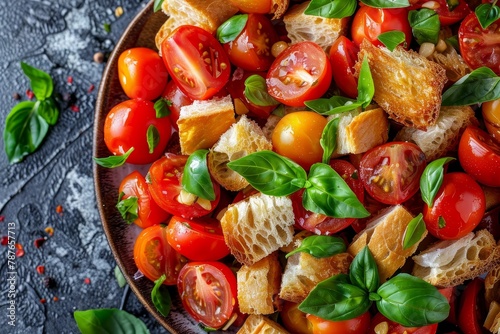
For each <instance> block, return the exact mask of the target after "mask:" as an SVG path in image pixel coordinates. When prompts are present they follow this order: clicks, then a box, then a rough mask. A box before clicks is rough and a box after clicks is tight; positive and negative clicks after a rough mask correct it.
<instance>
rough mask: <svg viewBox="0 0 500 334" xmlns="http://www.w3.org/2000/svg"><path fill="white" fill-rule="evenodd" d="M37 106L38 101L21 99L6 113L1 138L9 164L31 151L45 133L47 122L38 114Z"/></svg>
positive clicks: (38, 144) (21, 158)
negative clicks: (21, 100)
mask: <svg viewBox="0 0 500 334" xmlns="http://www.w3.org/2000/svg"><path fill="white" fill-rule="evenodd" d="M39 106H40V101H37V102H33V101H23V102H20V103H18V104H16V105H15V106H14V108H12V109H11V111H10V112H9V114H8V115H7V119H6V120H5V129H4V133H3V140H4V146H5V153H7V157H8V159H9V162H10V163H11V164H12V163H16V162H20V161H21V160H23V158H24V157H25V156H26V155H28V154H30V153H33V152H34V151H35V150H36V149H37V148H38V146H40V144H41V143H42V140H43V139H44V138H45V135H46V134H47V131H48V129H49V124H48V123H47V121H45V119H44V118H43V117H42V116H40V115H39V114H38V112H37V110H38V108H39Z"/></svg>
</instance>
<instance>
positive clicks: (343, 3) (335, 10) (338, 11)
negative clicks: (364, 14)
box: [304, 0, 358, 19]
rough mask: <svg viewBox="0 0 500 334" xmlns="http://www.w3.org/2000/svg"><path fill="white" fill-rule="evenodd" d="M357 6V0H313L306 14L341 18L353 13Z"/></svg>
mask: <svg viewBox="0 0 500 334" xmlns="http://www.w3.org/2000/svg"><path fill="white" fill-rule="evenodd" d="M357 6H358V3H357V1H356V0H312V1H311V2H310V3H309V5H308V6H307V8H306V10H305V11H304V14H306V15H314V16H321V17H326V18H329V19H341V18H344V17H349V16H351V15H353V14H354V12H355V11H356V7H357Z"/></svg>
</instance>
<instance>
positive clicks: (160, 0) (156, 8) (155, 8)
mask: <svg viewBox="0 0 500 334" xmlns="http://www.w3.org/2000/svg"><path fill="white" fill-rule="evenodd" d="M163 1H164V0H155V2H154V5H153V11H154V12H155V13H156V12H157V11H159V10H161V5H162V4H163Z"/></svg>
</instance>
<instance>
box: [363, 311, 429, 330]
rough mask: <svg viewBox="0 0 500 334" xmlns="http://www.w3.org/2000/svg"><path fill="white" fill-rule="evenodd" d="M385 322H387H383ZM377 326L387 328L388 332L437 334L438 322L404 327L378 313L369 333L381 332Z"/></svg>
mask: <svg viewBox="0 0 500 334" xmlns="http://www.w3.org/2000/svg"><path fill="white" fill-rule="evenodd" d="M384 322H385V324H383V323H384ZM380 324H382V325H380ZM377 326H383V327H382V328H387V334H436V331H437V327H438V324H432V325H427V326H423V327H404V326H403V325H400V324H398V323H397V322H394V321H391V320H389V319H387V318H386V317H384V316H383V315H382V314H381V313H377V314H375V316H374V317H373V318H372V321H371V325H370V331H368V332H367V333H379V331H377V330H375V328H377Z"/></svg>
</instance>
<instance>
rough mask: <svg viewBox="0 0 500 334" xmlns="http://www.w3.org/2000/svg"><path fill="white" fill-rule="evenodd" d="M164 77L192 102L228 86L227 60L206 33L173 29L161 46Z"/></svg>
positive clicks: (189, 29) (181, 27)
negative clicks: (167, 74) (173, 83)
mask: <svg viewBox="0 0 500 334" xmlns="http://www.w3.org/2000/svg"><path fill="white" fill-rule="evenodd" d="M161 53H162V57H163V61H164V62H165V66H166V67H167V70H168V73H169V74H170V76H171V77H172V79H173V80H175V82H176V83H177V85H178V86H179V88H180V89H181V90H182V91H183V92H184V93H185V94H186V95H187V96H189V97H190V98H191V99H193V100H206V99H209V98H210V97H212V96H214V95H215V94H216V93H217V92H218V91H219V90H221V89H222V87H224V85H225V84H226V83H227V82H228V80H229V76H230V74H231V64H230V63H229V58H228V57H227V55H226V52H225V51H224V48H223V47H222V45H220V43H219V41H217V39H215V37H214V36H212V34H210V33H209V32H208V31H206V30H204V29H202V28H199V27H196V26H190V25H183V26H180V27H178V28H177V29H175V30H174V31H173V32H172V33H171V34H170V35H169V36H168V37H167V38H166V39H165V40H164V41H163V42H162V45H161Z"/></svg>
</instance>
